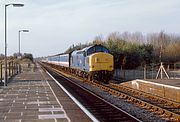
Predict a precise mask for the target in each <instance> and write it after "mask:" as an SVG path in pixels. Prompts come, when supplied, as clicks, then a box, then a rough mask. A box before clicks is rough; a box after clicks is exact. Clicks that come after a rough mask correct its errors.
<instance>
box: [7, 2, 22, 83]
mask: <svg viewBox="0 0 180 122" xmlns="http://www.w3.org/2000/svg"><path fill="white" fill-rule="evenodd" d="M10 5H12V6H13V7H23V6H24V4H13V3H12V4H6V5H5V36H4V40H5V52H4V53H5V57H4V65H5V73H4V86H7V27H6V26H7V22H6V18H7V17H6V12H7V7H8V6H10Z"/></svg>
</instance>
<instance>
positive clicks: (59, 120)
mask: <svg viewBox="0 0 180 122" xmlns="http://www.w3.org/2000/svg"><path fill="white" fill-rule="evenodd" d="M28 68H29V69H28ZM24 69H26V70H24V71H22V73H20V74H18V75H17V76H15V77H14V78H13V79H12V80H11V82H10V83H8V86H7V87H4V88H1V89H0V122H1V121H2V122H70V121H72V122H80V121H84V122H90V121H91V119H90V118H89V117H88V116H87V115H86V114H85V113H83V111H82V110H81V109H80V108H79V107H78V106H77V105H76V104H75V103H74V102H73V101H72V100H71V99H70V98H69V97H68V96H67V95H66V93H64V92H63V91H62V90H61V89H60V88H59V87H58V86H56V84H55V82H53V80H52V79H51V78H50V77H49V76H48V75H47V74H46V73H45V72H44V71H43V70H42V69H41V68H40V67H39V66H38V67H37V68H36V70H34V71H33V70H32V69H31V67H26V68H24Z"/></svg>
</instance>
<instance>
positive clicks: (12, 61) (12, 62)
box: [12, 61, 14, 75]
mask: <svg viewBox="0 0 180 122" xmlns="http://www.w3.org/2000/svg"><path fill="white" fill-rule="evenodd" d="M13 64H14V61H12V75H14V72H13V70H14V65H13Z"/></svg>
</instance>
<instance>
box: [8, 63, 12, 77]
mask: <svg viewBox="0 0 180 122" xmlns="http://www.w3.org/2000/svg"><path fill="white" fill-rule="evenodd" d="M8 65H9V74H8V75H9V77H11V62H8Z"/></svg>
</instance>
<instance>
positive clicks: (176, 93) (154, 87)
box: [121, 79, 180, 103]
mask: <svg viewBox="0 0 180 122" xmlns="http://www.w3.org/2000/svg"><path fill="white" fill-rule="evenodd" d="M121 85H124V86H127V87H131V88H134V89H137V90H140V91H143V92H146V93H150V94H153V95H157V96H160V97H163V98H166V99H169V100H172V101H175V102H177V103H180V79H146V80H140V79H136V80H133V81H129V82H124V83H122V84H121Z"/></svg>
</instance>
